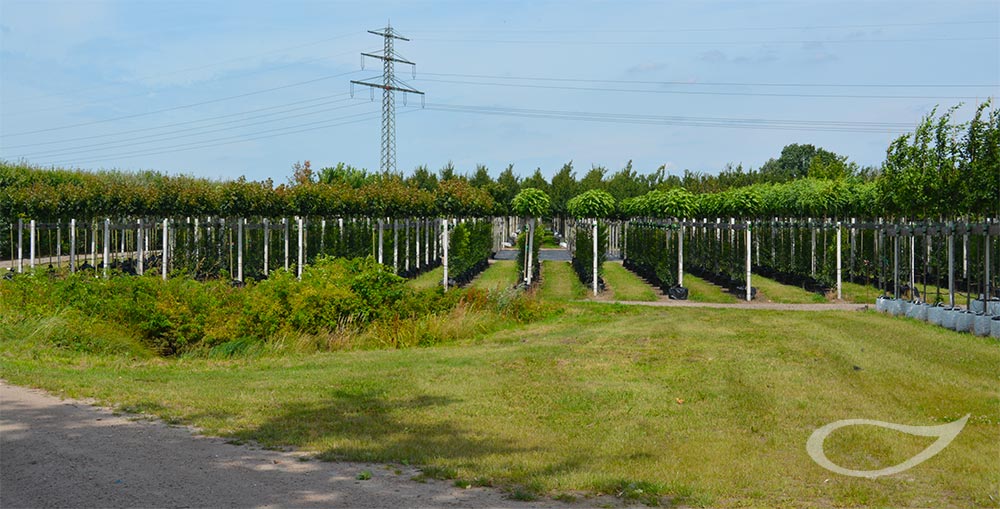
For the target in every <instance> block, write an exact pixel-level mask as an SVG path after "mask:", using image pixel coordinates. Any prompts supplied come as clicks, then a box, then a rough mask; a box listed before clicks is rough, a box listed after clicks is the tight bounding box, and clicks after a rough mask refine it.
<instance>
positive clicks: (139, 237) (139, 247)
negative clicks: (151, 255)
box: [135, 218, 145, 276]
mask: <svg viewBox="0 0 1000 509" xmlns="http://www.w3.org/2000/svg"><path fill="white" fill-rule="evenodd" d="M143 234H144V232H143V229H142V219H141V218H140V219H139V229H138V230H136V239H135V250H136V258H138V260H136V264H137V265H136V267H137V269H138V272H139V275H140V276H141V275H142V273H143V272H144V270H143V269H145V267H144V263H145V260H143V257H144V256H145V252H144V251H143V247H145V246H144V245H143V242H142V241H143Z"/></svg>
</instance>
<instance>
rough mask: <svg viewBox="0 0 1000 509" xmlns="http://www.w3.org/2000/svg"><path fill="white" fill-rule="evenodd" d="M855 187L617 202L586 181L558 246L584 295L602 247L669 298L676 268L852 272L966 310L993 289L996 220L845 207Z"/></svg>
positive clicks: (820, 283) (828, 284)
mask: <svg viewBox="0 0 1000 509" xmlns="http://www.w3.org/2000/svg"><path fill="white" fill-rule="evenodd" d="M860 189H861V191H863V192H857V191H858V188H857V187H853V186H852V185H851V184H848V183H843V182H840V183H838V182H823V181H813V180H804V181H797V182H792V183H787V184H768V185H761V186H753V187H752V188H744V189H737V190H733V191H729V192H724V193H719V194H716V195H692V194H690V193H688V192H686V191H684V190H682V189H672V190H669V191H653V192H650V193H648V194H646V195H643V196H641V197H637V198H633V199H630V200H626V201H624V202H621V203H617V204H616V203H615V201H614V199H613V198H612V197H611V196H610V195H609V194H608V193H605V192H603V191H600V190H591V191H588V192H586V193H583V194H581V195H579V196H577V197H575V198H574V199H572V200H571V201H570V204H571V205H570V207H569V208H570V214H571V215H572V216H573V217H575V218H576V220H575V221H573V222H572V226H573V227H572V228H570V235H569V239H568V241H569V242H568V247H569V249H570V250H571V251H572V253H573V267H574V269H575V270H576V272H577V274H578V275H579V277H580V279H581V280H582V281H583V282H584V283H585V284H587V285H588V286H589V287H591V288H592V289H593V291H594V292H595V293H596V292H598V291H600V290H601V289H602V288H603V280H602V277H601V276H602V270H601V267H602V265H603V262H604V261H605V259H606V255H607V254H608V253H609V252H612V253H614V252H617V253H619V254H620V255H622V257H623V259H624V263H625V265H626V267H627V268H629V269H631V270H633V271H634V272H636V273H638V274H640V275H641V276H643V277H645V278H646V279H647V280H649V281H650V282H652V283H654V284H656V285H658V286H660V287H661V288H662V289H663V290H664V292H666V293H670V294H671V295H672V296H678V297H682V296H683V295H685V292H683V291H681V290H683V288H682V287H683V277H684V272H685V271H687V272H692V273H695V274H696V275H699V276H703V277H705V278H708V279H710V280H713V281H715V282H717V283H719V284H720V285H722V286H724V287H726V288H729V289H731V290H733V291H734V292H736V293H737V294H738V295H739V296H741V297H745V298H747V299H750V298H752V297H753V296H754V295H755V294H756V289H755V288H754V287H753V286H752V281H751V284H748V280H750V278H751V275H752V274H759V275H763V276H767V277H771V278H774V279H777V280H778V281H780V282H783V283H786V284H791V285H796V286H800V287H803V288H805V289H808V290H810V291H815V292H820V293H826V292H832V291H836V292H837V295H838V297H840V294H841V286H842V285H841V283H842V282H843V281H852V282H856V283H860V284H864V285H875V286H877V287H878V288H880V289H881V290H882V293H883V294H885V295H890V296H896V297H906V298H910V299H918V300H921V301H925V302H944V303H946V304H951V305H959V304H961V305H965V306H968V307H970V308H975V307H976V304H975V302H974V301H975V300H980V301H982V300H983V299H984V298H987V297H989V298H1000V256H998V255H997V253H998V252H1000V222H998V221H997V220H996V218H989V217H986V216H985V214H981V215H974V216H971V217H967V218H959V219H957V220H948V221H927V220H921V221H913V220H906V219H904V218H899V219H896V220H887V219H885V218H873V217H871V216H870V215H862V216H861V217H860V218H858V217H849V215H850V214H853V213H863V211H864V205H863V204H864V203H866V202H869V200H870V196H871V195H870V192H871V191H872V187H871V186H870V185H862V186H861V187H860ZM522 193H523V192H522ZM538 193H540V191H538ZM535 212H537V210H536V211H535ZM526 213H527V212H526ZM715 214H718V216H715V217H712V215H715ZM724 214H725V215H729V217H719V216H722V215H724ZM765 214H781V215H775V216H772V217H766V216H765ZM535 215H542V214H535ZM700 215H704V216H706V217H701V218H698V216H700ZM811 215H816V216H818V217H809V216H811ZM734 216H735V217H734ZM762 216H764V217H762ZM595 239H596V242H595ZM536 256H537V255H536ZM522 270H524V269H523V265H522Z"/></svg>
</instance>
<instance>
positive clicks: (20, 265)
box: [17, 217, 24, 274]
mask: <svg viewBox="0 0 1000 509" xmlns="http://www.w3.org/2000/svg"><path fill="white" fill-rule="evenodd" d="M23 244H24V219H21V218H20V217H19V218H17V272H18V274H20V273H23V272H24V247H23Z"/></svg>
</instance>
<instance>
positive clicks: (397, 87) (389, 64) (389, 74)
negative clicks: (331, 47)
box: [351, 23, 424, 173]
mask: <svg viewBox="0 0 1000 509" xmlns="http://www.w3.org/2000/svg"><path fill="white" fill-rule="evenodd" d="M368 33H370V34H375V35H379V36H382V37H383V38H384V43H383V48H382V54H381V55H379V54H377V53H362V54H361V68H362V69H363V68H364V64H365V57H369V58H377V59H379V60H381V61H382V82H381V83H371V81H373V80H375V79H377V77H376V78H369V80H366V81H355V80H351V96H353V95H354V85H364V86H367V87H371V88H372V100H374V98H375V89H376V88H379V89H382V157H381V165H382V173H395V171H396V97H395V93H396V92H403V93H410V94H419V95H420V100H421V105H422V104H423V97H424V93H423V92H421V91H419V90H416V89H414V88H413V87H411V86H409V85H407V84H406V83H404V82H403V81H402V80H400V79H398V78H396V75H395V72H394V70H393V64H395V63H396V62H399V63H401V64H409V65H411V66H413V74H414V76H416V69H417V64H415V63H413V62H411V61H409V60H407V59H405V58H403V57H401V56H400V55H399V54H398V53H396V52H395V50H393V48H392V43H393V41H394V40H395V39H399V40H401V41H409V39H407V38H406V37H403V36H401V35H399V34H398V33H397V32H396V31H395V30H393V29H392V25H390V24H388V23H387V24H386V27H385V28H383V29H382V30H381V31H379V30H369V31H368Z"/></svg>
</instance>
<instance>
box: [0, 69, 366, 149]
mask: <svg viewBox="0 0 1000 509" xmlns="http://www.w3.org/2000/svg"><path fill="white" fill-rule="evenodd" d="M357 72H361V71H348V72H343V73H340V74H333V75H329V76H323V77H320V78H314V79H311V80H306V81H299V82H296V83H289V84H287V85H281V86H277V87H271V88H265V89H262V90H255V91H253V92H247V93H244V94H237V95H231V96H226V97H219V98H216V99H211V100H208V101H201V102H196V103H191V104H184V105H181V106H174V107H171V108H163V109H160V110H154V111H147V112H144V113H135V114H132V115H124V116H121V117H114V118H106V119H103V120H93V121H90V122H82V123H79V124H71V125H64V126H59V127H49V128H47V129H37V130H34V131H25V132H21V133H14V134H5V135H4V137H7V138H12V137H14V136H26V135H29V134H38V133H44V132H50V131H59V130H62V129H72V128H74V127H84V126H89V125H96V124H104V123H107V122H114V121H117V120H126V119H130V118H138V117H145V116H148V115H155V114H157V113H165V112H168V111H175V110H182V109H186V108H194V107H196V106H204V105H206V104H213V103H219V102H224V101H231V100H233V99H240V98H243V97H249V96H252V95H259V94H264V93H267V92H273V91H275V90H283V89H286V88H292V87H300V86H302V85H308V84H310V83H317V82H320V81H325V80H330V79H334V78H340V77H342V76H347V75H348V74H354V73H357Z"/></svg>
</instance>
